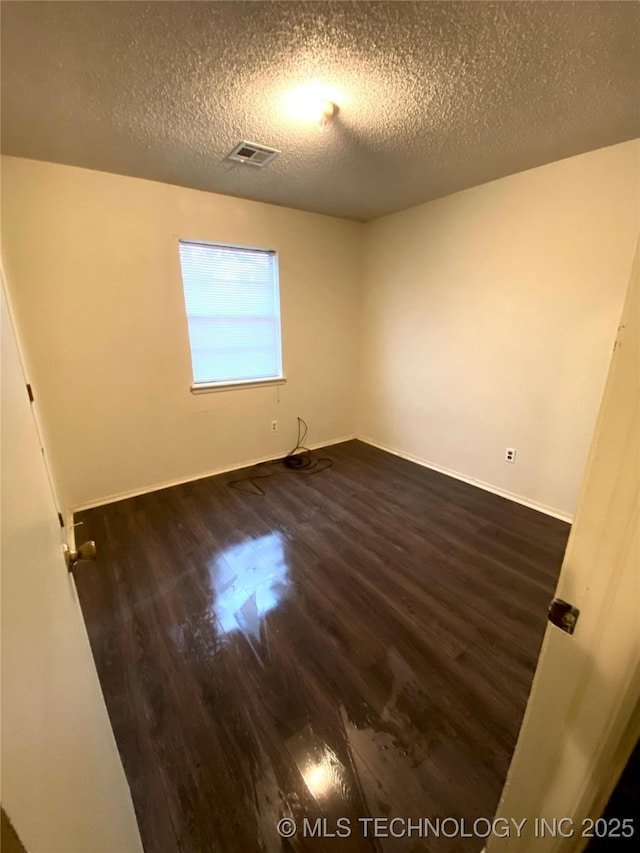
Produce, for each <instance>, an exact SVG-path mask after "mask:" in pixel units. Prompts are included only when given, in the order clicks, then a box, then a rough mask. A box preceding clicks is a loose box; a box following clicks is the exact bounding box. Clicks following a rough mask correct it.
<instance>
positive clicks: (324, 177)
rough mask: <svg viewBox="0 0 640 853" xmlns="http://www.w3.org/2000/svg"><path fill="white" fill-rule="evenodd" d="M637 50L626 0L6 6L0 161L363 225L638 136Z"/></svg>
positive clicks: (635, 10)
mask: <svg viewBox="0 0 640 853" xmlns="http://www.w3.org/2000/svg"><path fill="white" fill-rule="evenodd" d="M639 52H640V6H639V5H638V4H637V3H635V2H602V3H599V2H576V3H567V2H549V3H547V2H516V3H511V2H497V3H485V2H437V3H436V2H417V3H413V2H313V0H309V2H249V3H247V2H195V3H194V2H156V3H146V2H45V3H40V2H4V3H2V150H3V152H4V153H7V154H14V155H17V156H22V157H30V158H34V159H39V160H49V161H54V162H59V163H68V164H73V165H76V166H85V167H87V168H90V169H100V170H103V171H107V172H116V173H119V174H123V175H134V176H137V177H141V178H150V179H153V180H158V181H165V182H168V183H173V184H180V185H183V186H187V187H196V188H198V189H203V190H213V191H215V192H220V193H227V194H229V195H236V196H242V197H245V198H252V199H258V200H261V201H268V202H274V203H276V204H283V205H287V206H290V207H296V208H301V209H304V210H312V211H318V212H321V213H329V214H334V215H338V216H345V217H349V218H353V219H358V220H363V221H366V220H370V219H373V218H376V217H378V216H381V215H383V214H386V213H390V212H392V211H396V210H399V209H402V208H406V207H409V206H411V205H414V204H419V203H420V202H424V201H427V200H429V199H432V198H437V197H439V196H442V195H446V194H448V193H451V192H455V191H456V190H460V189H464V188H466V187H469V186H473V185H476V184H480V183H484V182H485V181H489V180H492V179H495V178H498V177H502V176H504V175H508V174H512V173H514V172H518V171H522V170H523V169H528V168H531V167H533V166H537V165H541V164H543V163H548V162H551V161H553V160H559V159H561V158H563V157H568V156H570V155H573V154H578V153H581V152H583V151H587V150H590V149H594V148H600V147H602V146H605V145H610V144H613V143H616V142H621V141H623V140H626V139H630V138H632V137H635V136H638V135H640V114H639V109H640V90H639V82H638V81H639V73H640V55H639ZM313 79H319V80H321V81H322V82H324V83H326V84H329V85H333V86H335V87H336V88H338V89H339V90H340V91H341V93H342V96H341V101H342V103H341V108H340V112H339V114H338V116H337V118H336V119H335V120H334V121H333V123H332V124H331V125H330V126H329V127H328V128H327V129H326V130H325V131H324V132H323V133H319V131H318V129H317V127H315V126H313V125H309V124H307V123H305V122H301V121H297V120H294V119H292V118H291V117H290V116H289V115H288V114H287V112H286V111H285V109H284V106H283V100H284V97H285V96H286V94H287V92H288V91H290V90H291V89H292V88H294V87H295V86H297V85H298V84H300V83H302V82H305V81H307V80H313ZM241 139H249V140H251V141H253V142H258V143H262V144H265V145H269V146H272V147H274V148H278V149H280V150H281V152H282V153H281V155H280V157H278V159H276V160H275V161H274V162H273V163H272V164H271V165H269V166H267V167H265V168H264V169H256V168H255V167H252V166H248V165H243V164H232V163H229V162H225V161H223V159H222V158H223V157H224V156H225V155H226V154H227V153H228V152H229V151H230V150H231V148H233V146H234V145H235V144H236V143H237V142H239V141H240V140H241Z"/></svg>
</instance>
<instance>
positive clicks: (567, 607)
mask: <svg viewBox="0 0 640 853" xmlns="http://www.w3.org/2000/svg"><path fill="white" fill-rule="evenodd" d="M579 615H580V611H579V610H578V608H577V607H574V606H573V605H572V604H569V602H568V601H563V600H562V599H561V598H554V599H553V601H552V602H551V604H550V605H549V622H551V624H552V625H555V626H556V628H560V630H561V631H566V632H567V634H573V632H574V631H575V629H576V622H577V621H578V616H579Z"/></svg>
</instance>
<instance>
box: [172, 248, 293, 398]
mask: <svg viewBox="0 0 640 853" xmlns="http://www.w3.org/2000/svg"><path fill="white" fill-rule="evenodd" d="M183 243H184V244H190V245H196V246H204V247H207V246H210V247H211V248H215V249H231V250H233V249H238V250H240V251H243V252H257V253H259V254H262V255H265V254H268V255H272V256H273V258H274V261H273V283H274V297H275V307H276V314H275V316H276V317H277V321H278V322H277V347H278V349H277V354H278V356H279V357H278V365H279V367H280V374H279V375H278V376H266V377H264V378H253V379H225V380H220V381H217V382H196V381H195V375H194V370H193V352H192V349H191V332H190V328H189V313H188V310H187V294H186V288H185V281H184V275H183V270H182V262H181V258H180V245H181V244H183ZM178 265H179V268H180V282H181V285H182V299H183V304H184V315H185V320H186V323H187V340H188V342H189V358H190V361H191V379H192V381H191V384H190V389H189V390H190V391H191V393H192V394H210V393H212V392H216V391H231V390H234V389H239V388H264V387H268V386H270V385H284V384H285V383H286V381H287V377H286V376H285V373H284V357H283V352H282V306H281V303H280V258H279V255H278V251H277V250H276V249H264V248H261V247H259V246H244V245H240V244H238V243H218V242H213V241H212V240H194V239H190V238H187V237H179V238H178Z"/></svg>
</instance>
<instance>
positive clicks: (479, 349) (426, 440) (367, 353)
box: [357, 140, 640, 515]
mask: <svg viewBox="0 0 640 853" xmlns="http://www.w3.org/2000/svg"><path fill="white" fill-rule="evenodd" d="M639 155H640V145H639V143H638V141H637V140H636V141H631V142H625V143H622V144H620V145H615V146H611V147H609V148H604V149H601V150H600V151H591V152H589V153H588V154H582V155H579V156H577V157H572V158H571V159H568V160H563V161H561V162H559V163H552V164H550V165H547V166H542V167H540V168H538V169H532V170H531V171H529V172H523V173H522V174H519V175H512V176H510V177H508V178H503V179H501V180H499V181H494V182H493V183H490V184H485V185H484V186H481V187H474V188H473V189H470V190H465V191H464V192H461V193H457V194H455V195H452V196H449V197H447V198H443V199H438V200H437V201H432V202H429V203H428V204H424V205H420V206H419V207H416V208H413V209H411V210H407V211H404V212H402V213H396V214H393V215H391V216H388V217H385V218H383V219H380V220H378V221H377V222H373V223H370V224H368V225H366V226H365V235H366V237H365V239H366V253H365V257H366V275H365V285H366V286H365V296H364V305H363V310H362V327H363V331H364V341H363V344H364V346H363V357H362V373H361V387H362V406H361V409H360V421H359V425H358V430H357V432H358V433H360V434H362V435H364V436H367V437H368V438H371V439H373V440H374V441H376V442H378V443H379V444H381V445H384V446H387V447H390V448H394V449H396V450H399V451H401V452H403V453H405V454H409V455H411V456H412V457H415V458H416V459H419V460H422V461H425V462H427V463H430V464H432V465H435V466H437V467H440V468H441V469H444V470H447V471H449V472H455V473H458V474H460V475H462V476H463V477H464V478H467V479H474V480H477V481H480V482H482V483H485V484H488V485H490V486H492V487H493V488H497V489H500V490H502V491H504V492H508V493H511V494H513V495H517V496H519V497H520V498H523V499H525V500H527V501H530V502H534V503H537V504H541V505H543V506H545V507H547V508H550V509H553V510H555V511H557V512H560V513H565V514H567V515H571V514H572V513H573V512H574V510H575V505H576V501H577V497H578V490H579V488H580V483H581V479H582V474H583V471H584V466H585V462H586V458H587V453H588V450H589V445H590V442H591V437H592V434H593V428H594V424H595V420H596V415H597V412H598V406H599V404H600V398H601V396H602V390H603V388H604V383H605V377H606V373H607V369H608V366H609V362H610V358H611V351H612V346H613V342H614V339H615V334H616V328H617V324H618V322H619V318H620V313H621V310H622V302H623V299H624V294H625V292H626V288H627V285H628V282H629V275H630V271H631V262H632V259H633V252H634V247H635V243H636V240H637V238H638V228H639V226H640V215H639V198H638V181H639V177H640V175H639V172H640V167H639V159H640V158H639ZM507 447H515V448H516V450H517V457H516V463H515V465H512V464H509V463H507V462H505V459H504V455H505V449H506V448H507Z"/></svg>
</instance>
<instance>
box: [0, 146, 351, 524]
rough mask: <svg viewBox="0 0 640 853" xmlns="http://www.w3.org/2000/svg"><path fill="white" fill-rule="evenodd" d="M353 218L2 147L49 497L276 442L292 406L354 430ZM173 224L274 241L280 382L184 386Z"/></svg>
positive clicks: (326, 436) (110, 487)
mask: <svg viewBox="0 0 640 853" xmlns="http://www.w3.org/2000/svg"><path fill="white" fill-rule="evenodd" d="M362 229H363V226H361V225H359V224H358V223H353V222H347V221H343V220H339V219H333V218H331V217H326V216H319V215H316V214H310V213H302V212H298V211H293V210H289V209H286V208H282V207H276V206H272V205H266V204H260V203H257V202H251V201H245V200H242V199H237V198H230V197H226V196H219V195H214V194H211V193H205V192H198V191H195V190H189V189H184V188H180V187H175V186H169V185H165V184H160V183H154V182H151V181H142V180H137V179H133V178H126V177H120V176H116V175H109V174H105V173H101V172H93V171H88V170H85V169H77V168H73V167H68V166H60V165H53V164H49V163H41V162H35V161H29V160H23V159H18V158H12V157H4V158H3V159H2V241H3V257H4V261H5V268H6V275H7V285H8V287H9V290H10V293H11V296H12V301H13V304H14V306H15V311H16V317H17V322H18V326H19V330H20V333H21V338H22V339H23V342H24V347H25V351H26V360H27V367H28V370H29V375H30V379H31V381H32V383H33V385H34V389H35V394H36V401H37V402H38V403H39V406H40V411H41V412H42V417H43V421H44V427H45V433H46V437H47V439H48V445H49V447H50V454H51V457H52V467H53V470H54V474H55V476H56V484H57V487H58V489H59V492H60V498H61V501H62V504H63V505H64V506H65V507H68V506H71V507H74V506H80V505H85V504H87V503H89V502H95V501H99V500H101V499H103V498H108V497H110V496H113V495H117V494H120V493H126V492H128V491H135V490H141V489H145V488H148V487H152V486H154V485H157V484H160V483H165V482H168V481H172V480H176V479H186V478H191V477H195V476H197V475H199V474H203V473H206V472H208V471H212V470H216V469H220V468H227V467H233V466H237V465H239V464H242V463H245V462H247V461H249V460H253V459H257V458H263V457H266V456H274V455H278V454H281V453H284V452H285V451H287V450H289V449H290V447H291V446H292V444H293V443H294V442H295V437H296V416H297V415H300V416H302V417H303V418H304V419H305V420H306V421H307V423H308V424H309V427H310V433H309V441H310V442H313V443H322V442H330V441H332V440H335V439H339V438H342V437H345V436H349V435H352V434H353V428H354V421H355V411H354V405H355V403H354V399H355V381H356V377H355V368H356V361H357V343H358V341H357V332H356V330H357V318H358V304H359V303H358V299H359V293H358V290H359V282H360V248H361V245H360V238H361V233H362ZM181 237H185V238H191V239H202V240H209V241H219V242H223V243H237V244H241V245H250V246H259V247H265V248H272V249H276V250H277V251H278V252H279V263H280V292H281V293H280V295H281V306H282V337H283V358H284V371H285V374H286V375H287V377H288V382H287V384H286V385H284V386H281V387H279V388H275V387H270V388H262V389H253V390H250V389H245V390H233V391H227V392H218V393H213V394H205V395H197V396H194V395H192V394H191V393H190V391H189V386H190V383H191V362H190V353H189V340H188V333H187V324H186V319H185V315H184V302H183V295H182V282H181V278H180V266H179V259H178V239H179V238H181ZM272 419H277V420H278V421H279V431H278V433H276V434H272V433H271V432H270V422H271V420H272Z"/></svg>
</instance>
